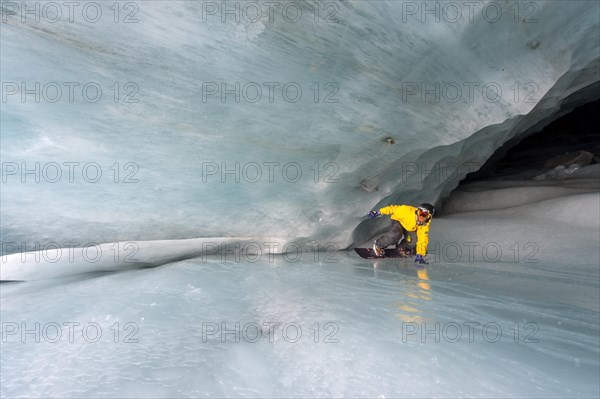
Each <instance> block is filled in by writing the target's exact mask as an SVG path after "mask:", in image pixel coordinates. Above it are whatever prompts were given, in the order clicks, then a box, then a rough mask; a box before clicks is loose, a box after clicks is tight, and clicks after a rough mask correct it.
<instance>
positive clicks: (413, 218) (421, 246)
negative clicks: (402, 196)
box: [379, 205, 431, 256]
mask: <svg viewBox="0 0 600 399" xmlns="http://www.w3.org/2000/svg"><path fill="white" fill-rule="evenodd" d="M379 212H380V213H381V214H382V215H391V216H390V217H391V219H393V220H397V221H399V222H400V224H401V225H402V227H404V229H406V230H408V231H415V230H416V231H417V254H419V255H422V256H425V254H427V244H429V225H430V224H431V218H430V219H429V220H428V221H427V223H425V224H423V225H422V226H418V225H417V208H415V207H414V206H410V205H390V206H386V207H384V208H381V209H380V210H379Z"/></svg>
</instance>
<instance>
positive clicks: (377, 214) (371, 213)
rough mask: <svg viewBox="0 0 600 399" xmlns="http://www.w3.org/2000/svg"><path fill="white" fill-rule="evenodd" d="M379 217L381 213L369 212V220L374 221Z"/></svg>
mask: <svg viewBox="0 0 600 399" xmlns="http://www.w3.org/2000/svg"><path fill="white" fill-rule="evenodd" d="M379 215H381V212H379V211H371V212H369V217H370V218H371V219H375V218H376V217H377V216H379Z"/></svg>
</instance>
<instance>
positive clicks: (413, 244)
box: [375, 220, 417, 253]
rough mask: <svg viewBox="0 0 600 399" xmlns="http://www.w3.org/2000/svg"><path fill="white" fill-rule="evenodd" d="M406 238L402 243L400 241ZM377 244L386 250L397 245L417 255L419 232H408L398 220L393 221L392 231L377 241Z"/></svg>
mask: <svg viewBox="0 0 600 399" xmlns="http://www.w3.org/2000/svg"><path fill="white" fill-rule="evenodd" d="M402 237H404V240H402V242H401V243H400V242H399V241H400V240H401V239H402ZM375 243H376V244H377V246H378V247H379V248H386V247H389V246H390V245H396V247H397V248H398V247H401V248H406V249H408V250H409V251H410V253H416V250H417V232H416V231H408V230H406V229H405V228H404V226H402V225H401V224H400V222H398V221H397V220H393V221H392V229H391V230H390V231H388V232H387V233H385V234H383V235H382V236H381V237H379V238H378V239H376V240H375Z"/></svg>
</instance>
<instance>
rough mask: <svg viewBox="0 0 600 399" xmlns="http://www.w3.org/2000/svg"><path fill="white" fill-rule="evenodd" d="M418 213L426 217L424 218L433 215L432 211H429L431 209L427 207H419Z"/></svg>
mask: <svg viewBox="0 0 600 399" xmlns="http://www.w3.org/2000/svg"><path fill="white" fill-rule="evenodd" d="M417 215H419V216H421V217H424V218H428V217H430V216H431V213H429V211H428V210H427V209H423V208H417Z"/></svg>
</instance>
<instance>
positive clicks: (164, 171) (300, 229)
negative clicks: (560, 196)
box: [0, 1, 600, 252]
mask: <svg viewBox="0 0 600 399" xmlns="http://www.w3.org/2000/svg"><path fill="white" fill-rule="evenodd" d="M598 15H599V3H598V2H597V1H551V2H550V1H548V2H545V1H537V2H531V1H528V2H516V1H508V2H506V1H491V2H488V1H475V2H460V1H459V2H435V3H434V2H427V3H425V2H410V1H406V2H400V1H373V2H367V1H321V2H307V1H289V2H288V1H282V2H267V1H265V2H261V1H258V2H243V1H229V2H210V1H206V2H200V1H198V2H195V1H138V2H116V3H110V4H109V3H104V2H65V3H60V2H35V3H31V4H29V5H26V4H25V3H19V2H2V22H1V25H0V26H1V55H2V57H1V58H2V61H1V67H2V68H1V75H2V76H1V77H2V104H1V107H2V108H1V110H2V112H1V133H2V137H1V140H2V142H1V144H2V148H1V157H2V179H3V181H2V193H1V200H2V225H1V227H2V241H3V242H4V243H7V242H8V243H18V245H22V244H24V245H25V248H24V249H25V250H33V249H35V248H34V247H35V245H36V243H40V242H49V241H51V242H56V243H59V244H61V243H62V244H64V243H67V242H68V243H71V242H76V243H78V244H80V245H84V244H85V243H86V242H90V241H91V242H96V243H102V242H112V241H117V240H154V239H181V238H197V237H247V236H262V237H278V238H281V239H282V240H299V241H302V242H304V243H308V242H311V241H314V240H318V241H323V242H336V243H338V245H339V246H340V247H346V246H349V245H351V243H352V242H353V241H359V240H360V239H363V238H365V237H368V236H369V234H371V233H372V229H373V227H372V226H370V225H369V226H367V225H366V224H365V223H364V215H365V214H366V212H367V211H368V210H370V209H372V208H374V207H375V206H378V205H381V204H387V203H392V202H402V203H410V202H418V201H429V202H435V201H437V200H438V199H439V198H440V197H441V196H443V195H445V194H446V193H448V192H449V191H450V190H452V189H453V188H454V187H455V186H456V185H457V184H458V182H459V181H460V179H461V178H462V177H464V175H466V174H467V173H470V172H472V171H474V170H476V169H478V168H479V167H480V166H481V165H482V164H483V163H484V162H485V160H486V159H487V158H488V157H489V156H490V155H491V154H492V153H493V152H494V151H495V150H496V149H497V148H498V147H499V146H500V145H502V143H504V142H505V141H507V140H509V139H510V138H512V137H515V136H518V135H521V134H525V133H526V132H528V131H529V132H530V131H531V130H532V129H535V128H538V127H540V126H543V125H544V124H547V123H550V122H551V121H552V120H554V119H556V118H557V117H559V116H560V115H562V114H564V113H566V112H568V111H569V110H571V109H573V108H575V107H576V106H578V105H581V104H583V103H586V102H589V101H591V100H593V99H595V98H597V95H598V90H597V82H598V81H599V75H598V60H599V43H600V42H599V40H598V37H599V20H598ZM595 96H596V97H595ZM361 223H362V224H361ZM14 250H15V248H14V245H13V247H11V248H10V251H9V249H8V248H6V247H3V252H6V251H9V252H11V251H12V252H14ZM20 250H23V248H20Z"/></svg>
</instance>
